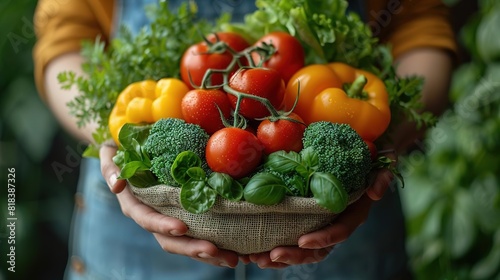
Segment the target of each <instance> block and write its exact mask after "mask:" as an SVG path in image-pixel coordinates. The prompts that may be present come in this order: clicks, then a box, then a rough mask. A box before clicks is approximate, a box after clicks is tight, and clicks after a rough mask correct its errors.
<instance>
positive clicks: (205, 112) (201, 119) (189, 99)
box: [181, 89, 231, 134]
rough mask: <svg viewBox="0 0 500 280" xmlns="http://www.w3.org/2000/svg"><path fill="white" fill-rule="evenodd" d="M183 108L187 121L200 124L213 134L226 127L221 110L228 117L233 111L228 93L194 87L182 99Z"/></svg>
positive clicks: (183, 114)
mask: <svg viewBox="0 0 500 280" xmlns="http://www.w3.org/2000/svg"><path fill="white" fill-rule="evenodd" d="M181 109H182V116H183V118H184V120H186V122H188V123H194V124H198V125H199V126H201V128H203V129H204V130H205V131H206V132H207V133H208V134H213V133H214V132H216V131H217V130H219V129H222V128H224V124H223V122H222V119H221V114H220V112H222V115H223V116H224V118H226V119H227V118H229V116H230V113H231V106H230V105H229V99H228V98H227V95H226V93H225V92H223V91H222V90H218V89H193V90H191V91H189V92H188V93H186V95H185V96H184V98H183V99H182V102H181ZM219 109H220V112H219Z"/></svg>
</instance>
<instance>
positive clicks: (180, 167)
mask: <svg viewBox="0 0 500 280" xmlns="http://www.w3.org/2000/svg"><path fill="white" fill-rule="evenodd" d="M200 166H201V159H200V157H199V156H198V155H197V154H196V153H194V152H191V151H184V152H181V153H179V154H178V155H177V157H176V158H175V160H174V162H173V163H172V167H171V169H170V173H171V174H172V177H173V178H174V180H175V181H176V182H178V183H179V184H181V185H182V184H185V183H186V182H187V181H189V180H190V179H191V178H192V176H196V174H191V175H190V173H188V170H189V169H190V168H192V167H200ZM202 171H203V170H202ZM191 172H194V171H191ZM197 179H199V178H197Z"/></svg>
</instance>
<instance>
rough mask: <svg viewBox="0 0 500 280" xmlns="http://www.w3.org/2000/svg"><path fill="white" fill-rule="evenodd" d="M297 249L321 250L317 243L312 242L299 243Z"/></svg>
mask: <svg viewBox="0 0 500 280" xmlns="http://www.w3.org/2000/svg"><path fill="white" fill-rule="evenodd" d="M299 247H300V248H303V249H319V248H321V246H320V245H319V244H318V243H317V242H314V241H311V242H305V243H300V244H299Z"/></svg>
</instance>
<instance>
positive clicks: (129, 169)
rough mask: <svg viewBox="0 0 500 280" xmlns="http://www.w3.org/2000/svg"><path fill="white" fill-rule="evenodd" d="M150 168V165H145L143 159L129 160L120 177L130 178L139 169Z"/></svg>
mask: <svg viewBox="0 0 500 280" xmlns="http://www.w3.org/2000/svg"><path fill="white" fill-rule="evenodd" d="M145 170H149V166H147V165H145V164H144V162H142V161H130V162H127V163H126V164H125V165H124V166H123V167H122V170H121V172H120V176H119V178H118V179H130V178H132V176H134V174H135V173H136V172H137V171H145Z"/></svg>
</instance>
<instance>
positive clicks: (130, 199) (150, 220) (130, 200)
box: [116, 188, 188, 236]
mask: <svg viewBox="0 0 500 280" xmlns="http://www.w3.org/2000/svg"><path fill="white" fill-rule="evenodd" d="M116 196H117V198H118V201H119V202H120V206H121V209H122V212H123V214H125V216H127V217H130V218H131V219H132V220H134V221H135V222H136V223H137V224H139V225H140V226H141V227H142V228H144V229H145V230H147V231H149V232H153V233H159V234H163V235H170V236H181V235H184V234H185V233H186V232H187V230H188V228H187V226H186V224H184V223H183V222H182V221H181V220H179V219H176V218H172V217H169V216H166V215H163V214H160V213H158V212H157V211H156V210H154V209H153V208H151V207H149V206H147V205H145V204H143V203H142V202H141V201H139V200H138V199H137V198H136V197H135V196H134V195H133V194H132V193H131V192H130V190H129V189H128V188H126V189H125V190H123V191H122V192H121V193H119V194H117V195H116Z"/></svg>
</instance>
